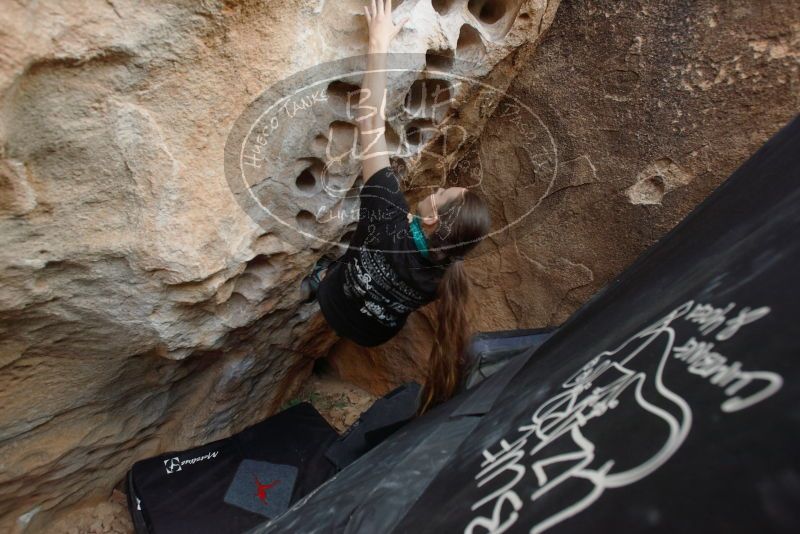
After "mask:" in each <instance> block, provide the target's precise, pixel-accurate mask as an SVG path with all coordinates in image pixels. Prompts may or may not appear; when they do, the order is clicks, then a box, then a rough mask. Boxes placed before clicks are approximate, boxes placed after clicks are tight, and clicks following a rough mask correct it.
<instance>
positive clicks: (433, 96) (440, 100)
mask: <svg viewBox="0 0 800 534" xmlns="http://www.w3.org/2000/svg"><path fill="white" fill-rule="evenodd" d="M451 87H452V86H451V85H450V82H448V81H446V80H437V79H432V80H416V81H414V83H413V84H411V88H410V89H409V90H408V93H406V98H405V104H404V105H405V108H406V111H407V112H408V113H409V114H410V115H412V116H414V117H424V118H430V119H434V120H435V121H436V122H439V121H440V120H442V119H443V118H444V116H445V114H446V113H447V110H448V108H449V107H450V104H451V96H452V89H451Z"/></svg>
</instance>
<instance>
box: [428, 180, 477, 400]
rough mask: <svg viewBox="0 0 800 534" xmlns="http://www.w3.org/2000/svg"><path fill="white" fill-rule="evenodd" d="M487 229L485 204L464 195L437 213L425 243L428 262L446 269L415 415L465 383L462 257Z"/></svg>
mask: <svg viewBox="0 0 800 534" xmlns="http://www.w3.org/2000/svg"><path fill="white" fill-rule="evenodd" d="M490 227H491V217H490V215H489V208H488V206H487V205H486V202H485V201H484V200H483V198H482V197H480V196H479V195H478V194H476V193H474V192H473V191H470V190H465V192H464V194H463V195H461V196H459V197H458V198H456V199H454V200H451V201H449V202H447V203H445V204H444V205H442V206H441V207H440V209H439V224H438V226H437V227H436V229H435V230H434V232H433V234H432V235H431V236H429V237H428V248H429V249H430V253H431V259H432V260H433V261H434V262H436V263H441V264H446V265H447V267H446V271H445V274H444V276H443V277H442V279H441V280H440V282H439V287H438V293H437V300H436V304H435V306H436V322H437V323H438V326H437V329H436V335H435V336H434V343H433V347H432V348H431V353H430V356H429V359H428V373H427V377H426V379H425V384H424V385H423V386H422V390H421V391H420V402H419V407H418V408H417V415H422V414H423V413H425V412H427V411H428V410H429V409H431V408H432V407H434V406H435V405H437V404H439V403H441V402H443V401H445V400H447V399H449V398H450V397H452V396H453V394H454V393H455V392H456V390H457V389H458V387H459V385H460V383H461V380H462V378H463V372H464V363H465V362H464V360H463V357H464V350H465V349H466V344H467V342H468V340H469V337H470V335H471V331H470V320H469V317H468V315H467V311H468V310H469V299H470V291H471V287H470V282H469V278H467V274H466V272H465V270H464V255H465V254H467V253H468V252H469V251H470V250H472V249H473V248H475V246H476V245H477V244H478V243H479V242H480V240H481V239H483V238H484V237H485V236H486V234H487V233H488V232H489V229H490Z"/></svg>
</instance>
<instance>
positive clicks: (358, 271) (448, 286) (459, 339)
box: [303, 0, 491, 415]
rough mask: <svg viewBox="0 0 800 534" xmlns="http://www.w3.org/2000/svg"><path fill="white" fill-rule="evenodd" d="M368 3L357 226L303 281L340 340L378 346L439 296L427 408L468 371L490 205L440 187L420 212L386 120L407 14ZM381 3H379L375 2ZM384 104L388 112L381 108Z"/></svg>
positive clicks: (424, 399) (424, 398) (424, 396)
mask: <svg viewBox="0 0 800 534" xmlns="http://www.w3.org/2000/svg"><path fill="white" fill-rule="evenodd" d="M383 1H384V0H372V7H371V8H370V7H365V8H364V10H365V12H366V20H367V24H368V27H369V53H368V56H367V58H368V59H367V69H366V73H365V74H364V78H363V81H362V86H361V91H362V92H361V95H363V96H362V97H361V98H360V99H359V106H358V107H357V110H356V115H357V117H356V122H357V123H358V125H359V141H360V143H361V146H362V148H363V152H362V154H361V156H362V158H363V163H362V176H363V177H364V185H363V187H362V189H361V193H360V201H361V206H360V210H359V214H360V217H359V221H358V226H357V228H356V230H355V232H354V235H353V238H352V239H351V241H350V246H349V249H348V251H347V253H345V254H344V255H343V256H342V257H341V258H340V259H338V260H337V261H335V262H331V261H330V260H328V259H323V260H320V261H319V262H318V263H317V265H315V266H314V269H313V270H312V273H311V274H310V275H309V276H308V277H307V278H306V279H305V280H304V283H303V289H304V291H305V293H306V301H312V300H313V299H314V298H316V299H317V300H318V302H319V305H320V309H321V311H322V314H323V316H324V317H325V320H326V321H327V323H328V324H329V325H330V326H331V327H332V328H333V330H334V331H335V332H336V333H337V334H338V335H339V336H340V337H346V338H348V339H351V340H352V341H354V342H355V343H357V344H359V345H362V346H366V347H374V346H377V345H380V344H382V343H385V342H386V341H388V340H389V339H391V338H392V337H393V336H394V335H395V334H397V332H398V331H399V330H400V329H401V328H402V327H403V325H404V324H405V322H406V318H407V317H408V315H409V314H410V313H411V312H412V311H414V310H415V309H417V308H419V307H420V306H423V305H425V304H427V303H429V302H432V301H437V304H436V305H437V308H436V313H437V320H438V329H437V331H436V339H434V344H433V348H432V350H431V354H430V358H429V362H428V371H427V377H426V380H425V384H424V385H423V388H422V391H421V394H420V403H419V409H418V414H420V415H421V414H422V413H424V412H426V411H427V410H429V409H430V408H431V407H433V406H434V405H436V404H439V403H440V402H443V401H445V400H447V399H448V398H450V397H451V396H452V395H453V394H454V393H455V392H456V390H457V388H458V386H459V384H460V380H461V377H462V372H463V363H464V362H463V360H462V358H463V352H464V350H465V348H466V343H467V341H468V338H469V335H470V333H469V331H468V328H469V325H468V321H467V315H466V309H467V299H468V297H469V289H470V286H469V280H468V278H467V276H466V273H465V271H464V265H463V258H464V255H465V254H466V253H467V252H469V251H470V250H472V249H473V248H474V247H475V246H476V245H477V244H478V243H479V242H480V241H481V240H482V239H483V238H484V237H485V236H486V234H487V233H488V232H489V229H490V224H491V221H490V216H489V210H488V207H487V205H486V203H485V201H484V200H483V199H482V198H481V197H480V196H479V195H477V194H476V193H475V192H473V191H471V190H469V189H466V188H464V187H448V188H442V187H439V188H436V190H435V191H433V192H432V193H431V194H430V195H428V196H427V197H425V198H423V199H422V200H420V201H419V202H418V203H417V204H416V213H415V214H412V213H411V212H410V208H409V206H408V203H407V202H406V199H405V197H404V196H403V193H402V192H401V190H400V183H399V180H398V177H397V175H396V174H395V172H394V171H393V170H392V167H390V164H389V156H388V152H387V149H386V140H385V138H384V129H385V119H384V116H383V110H384V100H383V99H384V98H385V92H386V71H385V69H386V54H387V52H388V47H389V43H390V42H391V40H392V39H393V38H394V36H395V35H396V34H397V33H398V32H399V31H400V29H401V28H402V26H403V24H405V22H406V21H407V20H408V18H406V19H404V20H403V21H401V22H400V23H399V24H397V25H395V24H393V23H392V8H391V0H386V3H385V5H384V3H383ZM376 3H377V5H376ZM378 110H380V111H378Z"/></svg>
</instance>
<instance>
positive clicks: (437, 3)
mask: <svg viewBox="0 0 800 534" xmlns="http://www.w3.org/2000/svg"><path fill="white" fill-rule="evenodd" d="M455 4H456V1H455V0H431V5H432V6H433V9H434V10H435V11H436V12H437V13H438V14H440V15H446V14H447V13H449V12H450V10H452V9H453V6H454V5H455ZM392 5H394V4H392Z"/></svg>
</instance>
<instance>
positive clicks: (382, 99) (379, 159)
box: [356, 0, 408, 183]
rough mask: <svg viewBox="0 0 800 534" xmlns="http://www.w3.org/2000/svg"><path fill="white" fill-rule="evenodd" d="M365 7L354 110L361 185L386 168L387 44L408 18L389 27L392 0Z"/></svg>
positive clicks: (374, 1) (390, 24) (379, 1)
mask: <svg viewBox="0 0 800 534" xmlns="http://www.w3.org/2000/svg"><path fill="white" fill-rule="evenodd" d="M368 1H371V3H372V6H371V7H370V6H364V11H365V12H366V17H367V25H368V27H369V49H368V52H367V54H368V55H367V69H366V70H367V72H366V73H365V74H364V79H363V80H362V82H361V93H360V95H359V103H358V106H357V108H356V111H357V113H356V122H357V123H358V130H359V141H360V142H361V157H362V169H361V175H362V176H363V178H364V183H367V181H369V179H370V178H371V177H372V175H373V174H375V172H376V171H378V170H380V169H382V168H383V167H386V166H388V165H389V154H388V151H387V149H386V137H385V135H384V132H385V131H386V119H385V114H386V70H385V69H386V54H387V52H388V51H389V44H390V43H391V41H392V39H393V38H394V36H395V35H397V33H398V32H399V31H400V29H401V28H402V27H403V24H405V23H406V21H407V20H408V18H405V19H404V20H402V21H401V22H400V23H399V24H397V25H395V24H393V23H392V0H385V2H384V0H368Z"/></svg>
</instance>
